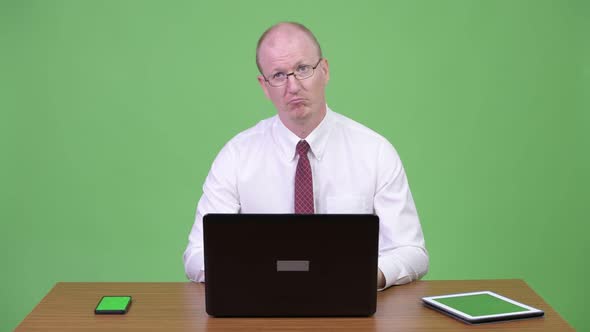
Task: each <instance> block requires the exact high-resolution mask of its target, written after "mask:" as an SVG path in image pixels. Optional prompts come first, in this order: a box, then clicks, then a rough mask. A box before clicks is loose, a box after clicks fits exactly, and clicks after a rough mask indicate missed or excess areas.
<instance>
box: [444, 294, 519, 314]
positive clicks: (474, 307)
mask: <svg viewBox="0 0 590 332" xmlns="http://www.w3.org/2000/svg"><path fill="white" fill-rule="evenodd" d="M436 301H437V302H439V303H442V304H444V305H447V306H449V307H451V308H453V309H455V310H459V311H462V312H464V313H466V314H468V315H471V316H474V317H476V316H488V315H498V314H507V313H513V312H520V311H526V310H528V309H526V308H523V307H520V306H518V305H516V304H512V303H510V302H506V301H504V300H502V299H499V298H497V297H495V296H492V295H490V294H474V295H465V296H457V297H447V298H438V299H436Z"/></svg>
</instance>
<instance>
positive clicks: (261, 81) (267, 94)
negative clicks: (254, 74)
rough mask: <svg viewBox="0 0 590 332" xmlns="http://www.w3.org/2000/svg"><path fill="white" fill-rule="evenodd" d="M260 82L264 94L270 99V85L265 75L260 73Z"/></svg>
mask: <svg viewBox="0 0 590 332" xmlns="http://www.w3.org/2000/svg"><path fill="white" fill-rule="evenodd" d="M258 84H260V87H261V88H262V91H264V95H265V96H266V98H268V99H270V94H269V93H268V85H266V81H265V80H264V76H262V75H258Z"/></svg>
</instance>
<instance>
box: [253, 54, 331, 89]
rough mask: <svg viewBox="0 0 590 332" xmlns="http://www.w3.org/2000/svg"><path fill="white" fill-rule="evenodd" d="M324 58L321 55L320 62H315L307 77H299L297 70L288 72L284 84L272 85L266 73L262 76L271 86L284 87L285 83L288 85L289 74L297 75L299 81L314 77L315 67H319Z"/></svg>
mask: <svg viewBox="0 0 590 332" xmlns="http://www.w3.org/2000/svg"><path fill="white" fill-rule="evenodd" d="M322 60H324V58H322V57H320V59H319V60H318V62H317V63H316V64H315V66H313V67H311V75H309V76H307V77H304V78H299V77H298V76H297V74H295V72H294V71H292V72H290V73H287V74H286V75H285V83H283V84H281V85H272V84H271V83H270V81H269V80H268V78H266V76H264V74H263V75H262V77H264V81H265V82H266V83H267V84H268V85H269V86H271V87H273V88H280V87H282V86H284V85H286V84H287V81H288V80H289V76H293V77H295V78H296V79H297V80H298V81H303V80H305V79H308V78H310V77H312V76H313V74H315V69H316V68H317V67H318V66H319V65H320V62H322Z"/></svg>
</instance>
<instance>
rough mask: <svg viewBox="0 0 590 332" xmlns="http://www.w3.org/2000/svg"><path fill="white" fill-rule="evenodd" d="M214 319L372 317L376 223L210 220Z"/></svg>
mask: <svg viewBox="0 0 590 332" xmlns="http://www.w3.org/2000/svg"><path fill="white" fill-rule="evenodd" d="M203 236H204V254H205V305H206V311H207V313H208V314H209V315H211V316H227V317H232V316H233V317H265V316H269V317H270V316H275V317H277V316H279V317H287V316H300V317H311V316H324V317H326V316H371V315H373V314H374V313H375V311H376V306H377V256H378V244H379V218H378V217H377V216H376V215H368V214H347V215H344V214H324V215H321V214H310V215H300V214H207V215H205V216H204V218H203Z"/></svg>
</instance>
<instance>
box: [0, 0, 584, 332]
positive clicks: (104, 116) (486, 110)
mask: <svg viewBox="0 0 590 332" xmlns="http://www.w3.org/2000/svg"><path fill="white" fill-rule="evenodd" d="M588 3H589V2H587V1H560V0H555V1H540V0H539V1H535V0H531V1H512V0H510V1H508V0H507V1H474V0H465V1H437V0H433V1H409V0H408V1H368V2H367V1H358V0H355V1H352V2H342V1H296V2H290V3H286V2H281V1H208V2H205V1H114V0H113V1H98V0H96V1H83V0H72V1H50V0H41V1H30V0H0V112H1V113H0V144H1V145H0V147H1V152H0V156H1V163H0V167H1V170H0V181H1V182H0V186H1V190H0V195H1V196H0V199H1V200H0V202H1V209H0V220H1V225H2V228H1V231H0V233H1V239H0V240H1V241H0V255H1V266H2V273H1V274H0V290H1V296H0V330H7V329H12V328H14V327H16V325H17V324H18V323H19V322H20V321H21V320H22V319H23V318H24V317H25V316H26V314H28V313H29V312H30V311H31V310H32V309H33V307H34V306H35V304H37V303H38V302H39V301H40V300H41V299H42V297H43V296H44V295H45V294H46V293H47V292H48V291H49V290H50V289H51V287H52V286H53V285H54V283H55V282H58V281H184V280H186V279H185V276H184V271H183V265H182V258H181V257H182V252H183V250H184V248H185V246H186V243H187V236H188V233H189V230H190V227H191V225H192V222H193V218H194V210H195V207H196V203H197V201H198V199H199V197H200V195H201V186H202V183H203V181H204V179H205V176H206V174H207V172H208V170H209V167H210V165H211V162H212V160H213V158H214V157H215V155H216V153H217V152H218V151H219V149H220V148H221V147H222V146H223V144H224V143H225V142H226V141H227V140H229V139H230V138H231V137H232V136H234V135H235V134H237V133H238V132H240V131H242V130H244V129H246V128H248V127H250V126H252V125H254V124H255V123H256V122H257V121H259V120H261V119H263V118H267V117H270V116H272V115H273V114H274V113H275V111H274V109H273V106H272V104H271V103H270V102H269V101H267V100H266V99H265V98H264V95H263V93H262V90H261V89H260V87H259V86H258V83H257V81H256V74H257V71H256V66H255V63H254V50H255V44H256V41H257V38H258V37H259V35H260V34H261V33H262V31H263V30H264V29H265V28H267V27H268V26H269V25H271V24H273V23H275V22H277V21H281V20H296V21H300V22H302V23H304V24H306V25H307V26H308V27H309V28H310V29H311V30H313V31H314V32H315V33H316V35H317V37H318V39H319V40H320V42H321V43H322V47H323V49H324V53H325V56H326V57H327V59H328V60H329V63H330V69H331V81H330V84H329V87H328V103H329V105H330V106H331V107H332V108H333V109H334V110H335V111H337V112H340V113H342V114H345V115H347V116H349V117H351V118H353V119H355V120H357V121H359V122H361V123H363V124H365V125H367V126H368V127H370V128H372V129H374V130H376V131H377V132H379V133H381V134H382V135H384V136H385V137H387V138H388V139H389V140H390V141H391V142H392V143H393V144H394V145H395V146H396V148H397V149H398V151H399V153H400V155H401V157H402V160H403V161H404V165H405V167H406V171H407V174H408V178H409V180H410V184H411V188H412V191H413V194H414V197H415V200H416V204H417V207H418V210H419V213H420V216H421V221H422V225H423V228H424V232H425V236H426V241H427V247H428V250H429V252H430V257H431V266H430V272H429V273H428V275H427V277H426V279H488V278H490V279H491V278H522V279H524V280H525V281H526V282H527V283H528V284H529V285H530V286H531V287H532V288H533V289H534V290H535V291H536V292H537V293H539V294H540V295H541V296H542V297H543V298H544V299H545V300H546V301H547V302H548V303H549V304H551V305H552V306H553V307H554V308H555V309H556V310H557V311H558V312H559V313H560V314H561V315H562V316H563V317H564V318H565V319H566V320H567V321H568V322H569V323H570V324H572V325H573V326H574V327H575V328H576V329H579V330H590V323H588V320H587V319H586V320H585V319H584V318H583V317H584V315H585V314H584V313H583V310H582V309H581V308H580V306H582V307H586V305H585V304H586V303H587V301H583V296H587V295H588V294H589V286H588V281H587V278H586V274H585V273H586V270H587V267H588V263H587V261H588V260H587V258H586V254H588V253H589V252H590V250H589V249H590V248H589V245H588V241H587V239H586V238H587V237H588V235H589V232H588V230H589V227H588V218H587V216H586V206H585V205H584V202H585V201H587V200H588V197H590V195H589V194H590V192H589V189H588V188H589V185H590V181H589V177H588V175H587V172H588V171H589V169H590V161H589V151H590V144H589V143H590V142H589V139H588V132H589V129H590V125H589V124H590V117H589V115H588V112H589V111H590V97H589V83H590V79H589V78H590V61H589V59H590V48H589V42H588V40H589V37H588V36H589V32H590V25H589V23H588V22H589V21H590V7H589V5H588ZM91 309H92V308H89V310H91ZM586 316H587V315H586Z"/></svg>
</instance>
